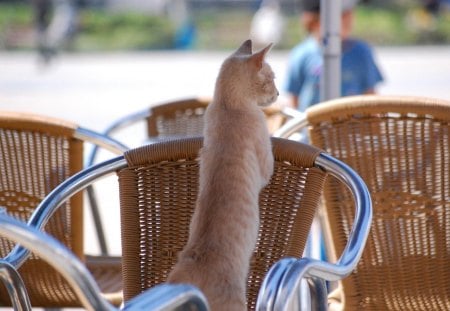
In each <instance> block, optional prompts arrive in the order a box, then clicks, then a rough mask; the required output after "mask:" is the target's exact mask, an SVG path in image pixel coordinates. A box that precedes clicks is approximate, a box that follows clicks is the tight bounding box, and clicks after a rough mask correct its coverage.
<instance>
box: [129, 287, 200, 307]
mask: <svg viewBox="0 0 450 311" xmlns="http://www.w3.org/2000/svg"><path fill="white" fill-rule="evenodd" d="M123 310H124V311H138V310H190V311H208V310H209V308H208V303H207V301H206V298H205V296H204V295H203V294H202V292H200V290H198V289H197V288H196V287H194V286H192V285H187V284H160V285H157V286H155V287H152V288H151V289H148V290H146V291H145V292H143V293H142V294H140V295H138V296H136V297H135V298H133V299H131V300H130V301H129V302H127V303H126V305H125V308H124V309H123Z"/></svg>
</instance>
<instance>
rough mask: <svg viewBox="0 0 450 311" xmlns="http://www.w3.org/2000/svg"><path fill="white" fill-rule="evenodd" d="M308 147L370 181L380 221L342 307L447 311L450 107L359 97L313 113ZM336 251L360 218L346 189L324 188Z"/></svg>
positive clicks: (329, 104) (346, 282) (421, 101)
mask: <svg viewBox="0 0 450 311" xmlns="http://www.w3.org/2000/svg"><path fill="white" fill-rule="evenodd" d="M306 115H307V121H308V122H307V123H308V128H309V134H310V140H311V143H312V144H314V145H316V146H318V147H319V148H322V149H323V150H324V151H326V152H328V153H330V154H331V155H333V156H335V157H336V158H338V159H340V160H341V161H343V162H345V163H347V164H348V165H350V166H351V167H352V168H353V169H354V170H355V171H357V172H358V173H359V175H360V176H361V177H362V178H363V180H364V181H365V183H366V184H367V186H368V188H369V190H370V192H371V195H372V199H373V211H374V213H373V222H372V229H371V234H370V235H369V238H368V241H367V244H366V248H365V251H364V253H363V256H362V259H361V261H360V263H359V265H358V267H357V269H356V271H355V272H354V273H352V274H351V275H350V276H349V277H348V278H346V279H344V280H343V283H342V285H343V292H344V295H345V297H344V301H345V310H364V309H370V310H449V309H450V287H449V284H450V269H449V263H450V102H448V101H443V100H435V99H428V98H417V97H398V96H356V97H349V98H342V99H337V100H332V101H328V102H326V103H322V104H319V105H316V106H313V107H311V108H310V109H309V110H307V111H306ZM325 194H326V196H325V202H326V205H327V213H328V219H329V223H328V225H329V228H328V229H329V230H330V239H331V240H332V242H333V245H334V248H335V249H334V250H332V251H334V252H336V253H337V254H340V253H341V252H342V250H343V248H344V247H345V245H346V241H347V237H348V235H349V233H350V232H349V231H350V228H351V222H352V220H353V207H352V205H351V204H350V202H351V198H350V196H349V194H348V192H347V190H346V189H344V188H342V187H340V186H339V185H338V184H337V183H335V182H329V183H328V182H327V183H326V187H325Z"/></svg>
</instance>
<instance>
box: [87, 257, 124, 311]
mask: <svg viewBox="0 0 450 311" xmlns="http://www.w3.org/2000/svg"><path fill="white" fill-rule="evenodd" d="M86 266H87V268H88V270H89V271H90V272H91V273H92V276H93V277H94V279H95V280H96V282H97V284H98V286H99V287H100V290H101V293H102V295H103V296H104V297H105V298H106V299H107V300H108V301H109V302H110V303H111V304H113V305H115V306H119V305H120V304H121V303H122V300H123V294H122V258H121V257H120V256H91V255H88V256H86Z"/></svg>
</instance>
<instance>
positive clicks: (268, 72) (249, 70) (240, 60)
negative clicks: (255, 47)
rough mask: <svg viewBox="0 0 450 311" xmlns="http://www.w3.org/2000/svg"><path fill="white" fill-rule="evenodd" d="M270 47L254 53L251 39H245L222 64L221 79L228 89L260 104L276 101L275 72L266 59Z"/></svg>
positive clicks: (266, 104)
mask: <svg viewBox="0 0 450 311" xmlns="http://www.w3.org/2000/svg"><path fill="white" fill-rule="evenodd" d="M270 47H271V45H269V46H267V47H265V48H264V49H262V50H261V51H259V52H256V53H254V54H252V51H251V41H250V40H247V41H245V42H244V43H243V44H242V45H241V47H239V49H237V51H236V52H234V53H233V54H232V55H231V56H230V57H229V58H228V59H227V60H226V61H225V62H224V65H223V66H222V72H221V77H220V80H221V81H222V82H223V83H224V84H226V85H227V86H228V87H227V90H233V91H234V92H236V94H237V95H239V96H245V97H246V98H249V99H251V101H252V102H256V104H257V105H258V106H262V107H264V106H268V105H270V104H272V103H273V102H275V101H276V100H277V98H278V90H277V87H276V86H275V82H274V79H275V74H274V73H273V71H272V69H271V67H270V66H269V64H267V63H266V62H265V60H264V59H265V55H266V53H267V52H268V51H269V50H270Z"/></svg>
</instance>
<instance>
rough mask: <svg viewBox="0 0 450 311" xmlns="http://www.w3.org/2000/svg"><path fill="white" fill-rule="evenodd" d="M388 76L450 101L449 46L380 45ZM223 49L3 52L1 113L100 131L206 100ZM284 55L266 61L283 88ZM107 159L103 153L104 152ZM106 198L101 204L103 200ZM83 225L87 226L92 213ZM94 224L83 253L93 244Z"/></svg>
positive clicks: (111, 211) (109, 210) (115, 245)
mask: <svg viewBox="0 0 450 311" xmlns="http://www.w3.org/2000/svg"><path fill="white" fill-rule="evenodd" d="M376 52H377V54H376V55H377V59H378V61H379V64H380V66H381V68H382V70H383V73H384V75H385V77H386V81H385V83H384V84H383V85H382V86H381V87H380V88H379V92H380V93H381V94H401V95H420V96H432V97H438V98H446V99H449V100H450V47H449V46H446V47H413V48H378V49H377V51H376ZM226 55H227V53H223V52H197V53H194V52H187V53H186V52H185V53H182V52H145V53H125V54H120V53H119V54H88V55H86V54H82V55H61V56H60V57H59V58H58V59H57V60H56V61H55V62H54V63H53V64H52V65H51V66H50V67H47V68H43V67H41V66H39V65H38V64H37V62H36V57H35V55H34V54H31V53H0V109H12V110H22V111H33V112H37V113H43V114H46V115H51V116H56V117H61V118H65V119H69V120H72V121H74V122H77V123H78V124H80V125H82V126H84V127H88V128H91V129H93V130H98V131H101V130H103V129H104V128H105V127H106V126H107V125H108V124H109V123H110V122H112V121H113V120H115V119H117V118H118V117H121V116H123V115H126V114H128V113H130V112H134V111H137V110H141V109H144V108H147V107H148V106H149V105H151V104H154V103H158V102H161V101H164V100H168V99H174V98H180V97H187V96H198V95H211V93H212V91H213V87H214V80H215V77H216V75H217V71H218V69H219V66H220V64H221V62H222V60H223V59H224V58H225V57H226ZM286 60H287V52H279V51H275V52H272V53H271V54H270V58H269V62H270V63H271V64H272V66H273V68H274V71H275V73H276V75H277V77H278V78H277V84H278V85H279V86H280V89H281V85H282V84H283V80H284V73H285V69H286ZM105 156H106V155H105ZM114 185H115V181H114V179H111V180H107V181H106V182H105V183H104V185H103V186H102V185H101V186H100V189H99V190H98V192H99V193H101V194H105V193H106V194H107V195H106V196H105V195H103V196H102V201H103V203H104V204H103V205H102V213H103V215H104V217H105V219H106V220H105V223H107V229H108V240H109V244H110V246H111V250H112V252H113V253H119V252H120V233H119V230H118V205H117V197H114V196H115V194H116V190H115V188H112V189H113V190H111V187H114ZM105 199H106V200H105ZM86 217H87V221H88V223H89V224H90V218H89V214H87V216H86ZM92 234H93V233H92V226H88V229H87V232H86V235H87V237H88V238H87V239H86V247H87V250H88V251H90V252H92V253H95V252H96V251H97V244H96V242H95V239H93V238H91V236H92Z"/></svg>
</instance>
